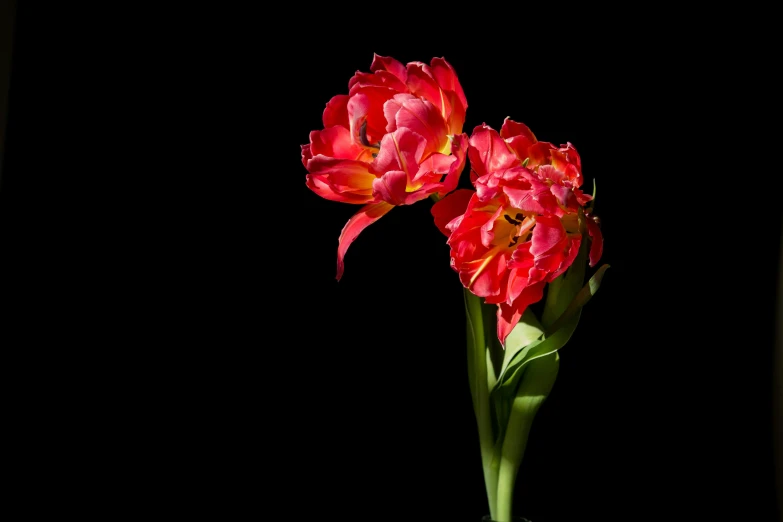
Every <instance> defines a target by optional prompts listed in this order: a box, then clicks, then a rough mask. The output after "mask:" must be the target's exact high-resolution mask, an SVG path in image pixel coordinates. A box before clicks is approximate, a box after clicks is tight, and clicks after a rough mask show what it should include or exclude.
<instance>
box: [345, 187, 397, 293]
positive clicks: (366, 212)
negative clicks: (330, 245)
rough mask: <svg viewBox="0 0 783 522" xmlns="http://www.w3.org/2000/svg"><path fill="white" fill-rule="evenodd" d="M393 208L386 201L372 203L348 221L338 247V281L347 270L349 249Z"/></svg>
mask: <svg viewBox="0 0 783 522" xmlns="http://www.w3.org/2000/svg"><path fill="white" fill-rule="evenodd" d="M392 208H394V206H393V205H389V204H388V203H386V202H385V201H380V202H378V203H370V204H369V205H366V206H364V207H362V209H361V210H359V212H357V213H356V214H354V215H353V216H352V217H351V219H349V220H348V223H346V224H345V227H343V230H342V232H341V233H340V239H339V240H338V241H339V246H338V247H337V280H338V281H339V280H340V278H342V276H343V271H344V269H345V264H344V259H345V253H346V252H347V251H348V247H349V246H351V243H353V241H354V240H355V239H356V238H357V237H358V236H359V234H360V233H361V232H362V230H364V229H365V228H367V227H368V226H370V225H372V224H373V223H375V222H376V221H378V220H379V219H380V218H381V217H383V215H384V214H386V213H387V212H389V211H390V210H391V209H392Z"/></svg>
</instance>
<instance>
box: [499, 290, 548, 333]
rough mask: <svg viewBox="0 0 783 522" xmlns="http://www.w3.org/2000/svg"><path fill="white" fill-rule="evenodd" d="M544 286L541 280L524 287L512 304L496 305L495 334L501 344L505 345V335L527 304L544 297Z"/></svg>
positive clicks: (509, 331) (517, 320) (513, 325)
mask: <svg viewBox="0 0 783 522" xmlns="http://www.w3.org/2000/svg"><path fill="white" fill-rule="evenodd" d="M544 286H545V283H544V282H543V281H541V282H538V283H534V284H532V285H530V286H527V287H525V289H524V290H523V291H522V293H521V294H520V295H519V297H517V299H516V301H515V302H514V305H513V306H509V305H507V304H506V303H500V304H499V305H498V313H497V318H498V329H497V334H498V339H500V342H501V344H503V345H504V346H505V344H506V337H508V334H510V333H511V330H513V329H514V327H515V326H516V325H517V323H518V322H519V318H520V317H522V314H523V313H524V312H525V309H526V308H527V307H528V306H529V305H531V304H533V303H537V302H538V301H540V300H541V298H543V297H544Z"/></svg>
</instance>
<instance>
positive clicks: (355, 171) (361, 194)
mask: <svg viewBox="0 0 783 522" xmlns="http://www.w3.org/2000/svg"><path fill="white" fill-rule="evenodd" d="M368 169H369V165H368V164H367V163H365V162H363V161H353V160H344V159H337V158H329V157H326V156H322V155H318V156H314V157H313V158H311V159H310V160H309V161H308V162H307V170H308V171H309V174H308V175H307V186H308V187H309V188H310V189H311V190H312V191H313V192H315V193H316V194H318V195H319V196H321V197H323V198H326V199H329V200H332V201H341V202H344V203H359V204H361V203H368V202H369V201H372V199H373V197H372V183H373V181H375V178H376V176H375V175H374V174H371V173H370V172H369V170H368Z"/></svg>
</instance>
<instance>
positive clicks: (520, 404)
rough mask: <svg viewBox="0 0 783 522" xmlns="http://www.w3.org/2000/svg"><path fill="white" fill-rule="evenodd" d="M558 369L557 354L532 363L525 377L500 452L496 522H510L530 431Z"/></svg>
mask: <svg viewBox="0 0 783 522" xmlns="http://www.w3.org/2000/svg"><path fill="white" fill-rule="evenodd" d="M559 365H560V357H559V356H558V355H557V353H554V354H552V355H549V356H547V357H541V358H540V359H536V360H535V361H532V362H531V363H530V364H529V366H528V367H527V369H526V370H525V374H524V375H523V376H522V381H521V382H520V384H519V390H518V391H517V395H516V397H515V398H514V403H513V404H512V406H511V416H510V417H509V420H508V427H507V428H506V435H505V438H504V439H503V447H502V449H501V456H500V470H499V471H498V486H497V512H496V514H495V515H493V520H496V521H497V522H511V515H512V513H511V508H512V503H513V500H514V484H515V482H516V478H517V474H518V472H519V466H520V464H521V463H522V457H523V456H524V454H525V448H526V447H527V439H528V436H529V435H530V427H531V426H532V424H533V419H534V418H535V416H536V413H537V412H538V408H540V407H541V404H542V403H543V402H544V399H546V397H547V395H549V392H550V391H551V390H552V386H553V385H554V383H555V378H556V377H557V370H558V367H559Z"/></svg>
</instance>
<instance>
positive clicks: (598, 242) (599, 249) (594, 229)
mask: <svg viewBox="0 0 783 522" xmlns="http://www.w3.org/2000/svg"><path fill="white" fill-rule="evenodd" d="M585 223H586V224H587V233H588V235H589V236H590V239H591V241H592V243H591V244H590V266H595V264H596V263H597V262H598V260H599V259H601V254H602V253H603V250H604V237H603V235H602V234H601V227H599V226H598V223H596V222H595V218H594V217H593V216H587V219H585Z"/></svg>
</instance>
